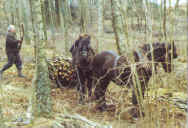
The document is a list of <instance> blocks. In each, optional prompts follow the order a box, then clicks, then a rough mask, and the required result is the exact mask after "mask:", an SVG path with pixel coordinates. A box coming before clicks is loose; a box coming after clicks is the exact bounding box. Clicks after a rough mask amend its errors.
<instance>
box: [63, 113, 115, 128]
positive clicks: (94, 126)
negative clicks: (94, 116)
mask: <svg viewBox="0 0 188 128" xmlns="http://www.w3.org/2000/svg"><path fill="white" fill-rule="evenodd" d="M60 116H61V117H62V118H69V119H73V120H78V121H82V122H84V123H86V124H87V125H89V126H90V127H91V128H112V126H111V125H101V124H99V123H96V122H94V121H91V120H88V119H87V118H85V117H83V116H81V115H78V114H74V115H69V114H65V115H60Z"/></svg>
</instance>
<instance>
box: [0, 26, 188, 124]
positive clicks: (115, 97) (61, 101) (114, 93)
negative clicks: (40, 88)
mask: <svg viewBox="0 0 188 128" xmlns="http://www.w3.org/2000/svg"><path fill="white" fill-rule="evenodd" d="M107 26H108V25H107ZM182 29H183V28H182ZM70 33H71V32H70ZM90 34H92V35H94V36H93V38H92V43H93V44H92V45H93V46H96V45H97V40H96V39H95V38H94V37H95V34H96V33H95V30H91V32H90ZM129 35H130V39H131V46H132V47H134V46H135V45H139V44H141V43H144V42H145V41H144V33H139V32H137V31H130V33H129ZM176 37H177V38H176V39H175V40H177V42H176V45H178V53H179V58H178V59H177V60H175V61H174V64H175V66H174V67H175V69H174V72H172V73H171V74H167V73H164V71H163V70H160V73H159V74H157V75H156V76H155V78H154V80H153V81H152V80H151V81H150V83H149V87H150V88H149V90H148V92H147V94H146V98H145V100H144V110H145V114H146V115H145V117H144V118H138V119H135V118H133V117H132V116H131V113H130V110H131V109H132V108H133V105H132V103H131V90H128V89H127V88H121V87H119V86H116V85H115V84H113V83H111V84H110V86H109V88H108V92H107V94H106V97H107V100H108V103H110V104H111V103H113V104H115V105H116V110H115V111H114V112H103V113H101V112H99V111H97V110H96V109H95V103H89V104H86V105H79V104H78V92H76V91H75V90H73V89H62V90H60V89H53V90H52V98H53V103H54V104H53V111H54V113H61V114H63V113H65V112H69V113H78V114H80V115H83V116H85V117H87V118H88V119H90V120H94V121H96V122H99V123H104V122H106V123H109V124H111V125H112V126H113V128H125V127H127V128H137V127H139V128H177V127H178V128H184V127H185V124H186V112H185V110H183V109H180V108H179V107H177V106H176V105H173V103H171V102H169V101H166V100H162V99H163V98H164V97H165V98H167V99H173V98H178V99H180V100H183V101H186V100H187V94H186V93H187V79H186V52H187V51H186V48H185V46H186V36H185V35H182V33H180V34H179V33H176ZM76 38H77V33H74V34H73V35H70V43H72V42H73V41H74V40H75V39H76ZM157 39H158V38H157V37H154V38H153V41H156V40H157ZM62 40H63V38H62V36H61V35H59V36H58V37H57V40H56V41H55V46H56V47H57V48H56V51H57V52H56V53H57V54H62V53H64V49H63V48H64V45H63V44H62V43H63V42H62ZM102 40H103V42H99V43H102V46H104V47H103V48H102V50H109V49H110V50H114V51H116V47H115V42H114V41H115V40H114V35H113V34H104V36H103V38H102ZM48 43H49V44H48V45H52V46H53V45H54V44H53V42H51V41H49V42H48ZM1 46H4V39H2V42H1ZM30 47H31V46H29V45H25V44H24V45H23V49H22V57H23V58H24V59H23V60H24V61H25V62H24V63H25V65H24V74H25V75H26V76H27V79H23V78H18V77H17V76H16V75H17V73H16V68H15V67H12V68H11V69H9V70H8V71H6V72H5V73H4V80H3V81H1V83H0V85H1V91H2V92H1V95H0V103H1V105H2V111H3V115H4V118H5V119H6V120H14V119H16V118H17V117H19V116H25V113H26V110H27V108H28V105H29V98H30V97H31V91H30V90H31V88H32V87H31V83H32V82H31V81H32V77H33V73H34V64H33V62H32V60H33V49H31V48H30ZM130 49H131V48H130ZM0 50H1V49H0ZM3 50H4V49H3ZM3 50H1V51H0V54H1V55H2V56H1V58H0V60H3V62H0V67H2V65H3V64H4V63H5V59H6V58H5V57H3V56H5V53H4V51H3ZM52 53H53V50H51V49H49V50H48V55H49V56H48V57H49V58H51V57H52ZM38 122H42V121H41V120H39V121H38ZM34 128H38V127H37V126H36V127H34ZM45 128H48V126H46V127H45Z"/></svg>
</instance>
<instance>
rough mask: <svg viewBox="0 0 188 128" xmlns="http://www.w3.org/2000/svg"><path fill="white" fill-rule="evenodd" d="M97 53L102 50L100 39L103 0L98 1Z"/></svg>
mask: <svg viewBox="0 0 188 128" xmlns="http://www.w3.org/2000/svg"><path fill="white" fill-rule="evenodd" d="M97 6H98V38H99V39H98V40H99V41H98V52H100V51H101V48H102V37H103V31H104V28H103V19H104V17H103V0H98V4H97Z"/></svg>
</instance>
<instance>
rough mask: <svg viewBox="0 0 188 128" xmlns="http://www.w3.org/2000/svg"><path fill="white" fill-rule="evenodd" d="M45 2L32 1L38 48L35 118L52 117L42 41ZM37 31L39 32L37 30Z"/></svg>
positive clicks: (34, 98)
mask: <svg viewBox="0 0 188 128" xmlns="http://www.w3.org/2000/svg"><path fill="white" fill-rule="evenodd" d="M43 7H44V1H43V0H40V1H32V0H30V9H31V14H32V15H31V18H32V23H33V25H32V26H33V28H32V29H33V33H34V35H35V36H34V42H35V46H36V50H35V52H36V53H35V55H36V57H35V58H36V60H35V76H34V78H33V89H34V91H33V96H32V104H33V108H32V113H33V114H34V115H35V116H50V114H51V110H52V104H51V97H50V92H51V90H50V81H49V77H48V68H47V63H46V57H45V55H46V53H45V52H46V51H45V49H44V46H45V42H44V41H43V40H42V39H41V37H42V38H43V37H44V33H43V32H44V31H43V30H44V29H45V24H44V20H45V19H44V17H43V16H42V10H43ZM36 29H37V30H36Z"/></svg>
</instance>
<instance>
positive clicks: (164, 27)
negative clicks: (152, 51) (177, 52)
mask: <svg viewBox="0 0 188 128" xmlns="http://www.w3.org/2000/svg"><path fill="white" fill-rule="evenodd" d="M163 5H164V10H163V13H164V14H163V35H164V37H165V40H166V0H164V4H163Z"/></svg>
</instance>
